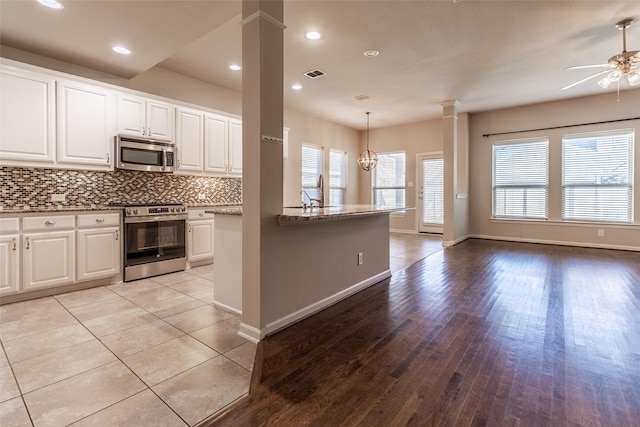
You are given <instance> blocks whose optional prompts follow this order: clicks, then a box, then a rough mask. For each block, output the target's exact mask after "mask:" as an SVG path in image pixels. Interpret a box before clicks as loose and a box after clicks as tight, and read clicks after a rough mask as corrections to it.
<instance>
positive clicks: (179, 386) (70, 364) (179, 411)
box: [0, 265, 256, 427]
mask: <svg viewBox="0 0 640 427" xmlns="http://www.w3.org/2000/svg"><path fill="white" fill-rule="evenodd" d="M212 302H213V266H211V265H210V266H204V267H197V268H193V269H190V270H187V271H185V272H180V273H173V274H167V275H164V276H158V277H152V278H149V279H144V280H138V281H135V282H131V283H123V284H117V285H111V286H104V287H99V288H92V289H87V290H82V291H76V292H70V293H67V294H61V295H56V296H53V297H46V298H40V299H37V300H32V301H25V302H20V303H15V304H9V305H5V306H2V307H0V343H1V344H2V352H0V353H1V354H0V425H2V427H8V426H31V425H35V426H64V425H80V426H125V425H126V426H158V425H163V426H186V425H190V426H193V425H195V424H198V423H199V422H201V421H202V420H204V419H206V418H208V417H209V416H211V415H212V414H214V413H216V412H218V411H220V410H222V409H224V408H225V407H226V406H228V405H229V404H231V403H233V402H234V401H235V400H237V399H238V398H240V397H241V396H243V395H245V394H246V393H248V391H249V382H250V379H251V371H252V369H253V360H254V356H255V351H256V345H255V344H253V343H251V342H249V341H247V340H245V339H243V338H241V337H239V336H238V335H237V334H236V332H237V330H238V325H239V323H240V319H239V318H238V316H236V315H234V314H231V313H228V312H226V311H223V310H220V309H218V308H216V307H214V306H213V304H212Z"/></svg>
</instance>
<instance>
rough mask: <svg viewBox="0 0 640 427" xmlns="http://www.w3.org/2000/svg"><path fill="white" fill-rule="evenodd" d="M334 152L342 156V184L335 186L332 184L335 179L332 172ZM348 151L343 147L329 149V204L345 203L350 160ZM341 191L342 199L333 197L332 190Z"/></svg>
mask: <svg viewBox="0 0 640 427" xmlns="http://www.w3.org/2000/svg"><path fill="white" fill-rule="evenodd" d="M333 154H339V155H341V156H342V160H341V164H342V165H341V168H340V169H341V171H340V172H341V173H340V185H338V186H335V185H332V181H333V179H332V178H333V177H332V172H333ZM347 156H348V155H347V152H346V151H345V150H341V149H336V148H332V149H330V150H329V203H328V204H329V205H332V206H334V205H343V204H344V198H345V195H346V193H347V177H348V169H347V168H348V164H349V163H348V162H347V159H348V157H347ZM336 190H337V191H339V192H340V200H339V201H335V200H334V199H333V198H332V196H331V195H332V192H333V191H336Z"/></svg>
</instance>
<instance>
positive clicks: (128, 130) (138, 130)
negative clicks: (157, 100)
mask: <svg viewBox="0 0 640 427" xmlns="http://www.w3.org/2000/svg"><path fill="white" fill-rule="evenodd" d="M145 109H146V103H145V100H144V98H140V97H139V96H135V95H129V94H125V93H120V94H118V133H124V134H126V135H137V136H146V131H147V128H146V116H145V111H146V110H145Z"/></svg>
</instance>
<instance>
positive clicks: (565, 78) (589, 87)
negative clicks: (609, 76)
mask: <svg viewBox="0 0 640 427" xmlns="http://www.w3.org/2000/svg"><path fill="white" fill-rule="evenodd" d="M62 2H63V4H64V6H65V7H64V9H62V10H50V9H46V8H44V7H42V6H40V5H39V4H37V3H36V2H35V0H0V41H1V42H2V44H3V45H6V46H10V47H14V48H18V49H22V50H25V51H29V52H33V53H37V54H40V55H44V56H48V57H51V58H54V59H60V60H64V61H66V62H70V63H73V64H77V65H81V66H85V67H89V68H93V69H96V70H100V71H103V72H107V73H111V74H115V75H118V76H121V77H125V78H131V77H134V76H135V75H137V74H139V73H143V72H144V71H146V70H148V69H149V68H151V67H154V66H159V67H163V68H167V69H170V70H173V71H176V72H179V73H182V74H185V75H188V76H192V77H195V78H197V79H200V80H203V81H207V82H210V83H213V84H216V85H220V86H224V87H227V88H230V89H234V90H238V91H240V90H241V86H242V78H241V73H239V72H235V73H234V72H232V71H230V70H229V69H228V65H229V64H231V63H233V62H237V63H240V62H241V58H242V52H241V32H242V28H241V26H240V20H241V1H240V0H226V1H214V0H207V1H202V0H201V1H191V0H166V1H161V0H146V1H141V0H138V1H134V0H92V1H89V0H66V1H65V0H62ZM628 17H635V18H636V19H637V20H638V21H640V1H637V0H635V1H611V0H610V1H558V0H556V1H533V0H529V1H524V0H520V1H506V0H505V1H480V0H458V1H456V2H454V1H452V0H442V1H404V0H393V1H364V0H349V1H331V0H308V1H303V0H297V1H293V0H285V25H286V26H287V28H286V30H285V35H284V44H285V46H284V48H285V64H284V69H285V71H284V95H285V104H286V105H287V106H288V107H290V108H293V109H297V110H300V111H304V112H307V113H310V114H312V115H315V116H318V117H322V118H326V119H328V120H331V121H334V122H337V123H342V124H344V125H347V126H350V127H353V128H356V129H363V128H364V127H365V126H366V116H365V114H364V113H365V112H366V111H371V127H372V128H376V127H382V126H390V125H396V124H403V123H410V122H415V121H419V120H423V119H426V118H433V117H439V116H440V115H441V111H442V108H441V106H440V104H441V102H443V101H445V100H450V99H458V100H459V101H460V102H461V104H462V107H461V110H462V111H467V112H478V111H483V110H490V109H496V108H504V107H511V106H515V105H522V104H529V103H536V102H544V101H551V100H559V99H563V98H573V97H578V96H584V95H590V94H595V93H600V92H603V91H604V89H601V88H600V87H599V86H598V85H597V84H596V82H595V80H597V79H593V80H590V81H588V82H585V83H583V84H581V85H578V86H576V87H574V88H571V89H568V90H566V91H560V88H562V87H564V86H566V85H568V84H570V83H573V82H574V81H577V80H580V79H582V78H584V77H587V76H589V75H591V74H593V73H594V72H595V71H598V70H595V71H594V70H592V69H586V70H565V68H566V67H568V66H572V65H585V64H597V63H605V62H606V61H607V59H608V58H609V57H610V56H612V55H614V54H617V53H619V52H620V51H622V34H621V32H620V31H619V30H617V29H616V28H615V23H616V22H618V21H620V20H622V19H624V18H628ZM310 29H315V30H317V31H320V32H321V33H322V35H323V37H322V38H321V39H320V40H317V41H310V40H306V39H305V38H304V33H305V31H307V30H310ZM114 43H123V44H126V45H127V46H128V47H130V49H131V50H132V52H133V53H132V54H131V55H130V56H126V57H123V56H117V55H116V54H114V53H112V52H111V50H110V47H111V45H112V44H114ZM627 47H628V50H640V22H638V23H636V24H635V25H633V26H632V27H631V28H630V29H629V30H628V31H627ZM368 49H376V50H378V51H380V55H379V56H377V57H373V58H367V57H365V56H364V55H363V52H364V51H365V50H368ZM316 68H317V69H320V70H322V71H324V72H325V73H326V75H325V76H323V77H320V78H318V79H316V80H310V79H308V78H307V77H305V76H303V73H304V72H306V71H309V70H312V69H316ZM294 82H298V83H301V84H302V85H303V89H302V90H300V91H293V90H292V89H291V88H290V87H291V84H292V83H294ZM616 89H617V88H616V87H615V85H611V87H610V88H609V89H608V90H607V91H608V92H615V91H616ZM620 89H621V90H626V89H629V86H628V85H627V83H626V82H624V81H623V82H622V83H621V86H620ZM359 95H367V96H368V97H369V99H367V100H364V101H358V100H356V99H354V97H356V96H359ZM612 96H615V95H612Z"/></svg>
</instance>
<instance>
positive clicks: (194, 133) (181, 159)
mask: <svg viewBox="0 0 640 427" xmlns="http://www.w3.org/2000/svg"><path fill="white" fill-rule="evenodd" d="M203 142H204V114H203V113H202V112H201V111H197V110H190V109H187V108H181V107H178V108H177V109H176V148H177V149H178V165H177V166H178V167H177V170H178V171H179V172H180V171H193V172H202V165H203V163H204V162H203V160H202V154H203V153H204V149H203Z"/></svg>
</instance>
